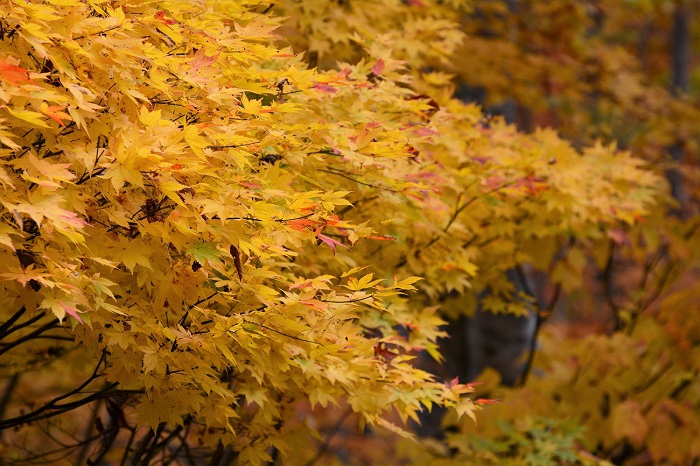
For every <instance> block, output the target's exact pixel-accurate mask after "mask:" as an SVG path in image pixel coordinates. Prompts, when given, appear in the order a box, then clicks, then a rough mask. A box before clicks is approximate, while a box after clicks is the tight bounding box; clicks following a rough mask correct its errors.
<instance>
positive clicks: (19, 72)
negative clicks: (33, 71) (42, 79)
mask: <svg viewBox="0 0 700 466" xmlns="http://www.w3.org/2000/svg"><path fill="white" fill-rule="evenodd" d="M0 76H2V79H4V80H5V81H7V82H9V83H10V84H12V85H13V86H17V85H18V84H19V83H33V82H34V81H32V80H31V79H30V78H29V71H27V70H25V69H24V68H22V67H21V66H17V65H13V64H12V63H7V62H6V61H5V60H2V59H0Z"/></svg>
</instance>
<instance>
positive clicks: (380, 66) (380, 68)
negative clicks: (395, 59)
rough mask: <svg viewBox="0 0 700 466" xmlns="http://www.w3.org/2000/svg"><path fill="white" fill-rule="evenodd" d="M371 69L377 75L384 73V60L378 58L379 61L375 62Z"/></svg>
mask: <svg viewBox="0 0 700 466" xmlns="http://www.w3.org/2000/svg"><path fill="white" fill-rule="evenodd" d="M370 71H371V72H372V73H374V74H375V75H377V76H379V75H380V74H382V71H384V60H382V59H381V58H380V59H378V60H377V63H375V64H374V66H373V67H372V68H370Z"/></svg>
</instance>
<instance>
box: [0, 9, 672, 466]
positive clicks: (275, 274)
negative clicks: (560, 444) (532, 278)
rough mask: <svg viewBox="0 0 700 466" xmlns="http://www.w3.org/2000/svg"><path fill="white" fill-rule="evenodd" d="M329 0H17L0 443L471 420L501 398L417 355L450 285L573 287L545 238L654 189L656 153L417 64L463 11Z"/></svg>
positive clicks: (5, 160) (48, 457)
mask: <svg viewBox="0 0 700 466" xmlns="http://www.w3.org/2000/svg"><path fill="white" fill-rule="evenodd" d="M331 3H335V2H328V3H326V2H306V1H304V2H299V3H298V5H297V4H294V8H297V7H298V8H299V9H298V10H295V11H292V10H289V9H288V10H284V8H291V7H290V6H289V5H285V4H282V5H278V6H276V8H279V9H280V12H279V13H277V10H276V9H273V10H272V11H270V9H269V8H268V7H267V6H265V5H261V4H259V3H257V2H247V1H231V2H219V1H217V2H208V1H195V2H192V1H176V0H168V1H140V2H127V1H112V2H106V1H98V0H95V1H87V2H83V1H78V0H47V1H46V2H43V3H39V2H22V1H5V2H3V3H2V5H3V13H2V17H1V18H0V26H1V27H0V35H1V36H2V43H1V44H0V86H1V90H0V100H2V108H1V109H0V111H2V112H3V116H2V121H0V125H1V127H0V143H2V147H1V148H0V151H1V153H0V155H2V159H1V162H0V183H2V185H3V191H2V194H1V195H0V201H1V202H2V206H3V221H2V223H0V244H1V245H2V246H1V248H2V249H1V250H0V254H2V258H3V260H2V262H1V263H0V264H1V265H0V276H1V277H2V278H3V281H2V283H1V284H0V287H1V289H2V300H3V306H2V308H1V309H0V313H1V315H2V318H1V319H0V322H1V323H0V345H1V346H0V358H2V360H1V362H2V368H1V369H0V370H1V371H2V376H3V377H4V378H5V379H6V383H5V388H4V395H3V400H2V402H1V403H0V407H2V409H0V414H2V419H1V420H0V429H3V430H2V434H3V443H2V447H0V448H1V450H0V455H2V457H3V458H7V459H8V461H10V462H12V461H14V462H17V463H20V462H52V461H59V460H61V459H64V458H69V459H70V460H71V461H74V462H77V463H84V462H90V464H96V463H99V462H100V461H104V462H110V463H114V464H117V463H121V464H126V463H128V464H149V463H150V462H154V461H161V462H163V463H169V462H173V461H178V462H179V461H194V460H195V459H196V458H198V457H206V458H208V460H209V461H210V463H211V464H229V463H230V462H233V461H235V462H237V463H239V464H259V463H262V462H289V463H291V464H296V463H302V464H303V463H305V462H307V461H312V462H313V461H316V460H317V459H318V454H317V451H315V450H313V449H309V448H308V445H309V442H310V440H313V439H315V440H316V441H318V444H319V447H318V448H319V451H321V452H323V449H324V448H325V447H324V446H325V445H326V443H324V442H325V441H324V440H322V439H321V438H320V437H319V433H318V429H317V427H316V426H315V425H314V420H313V417H312V416H311V415H310V414H309V413H310V411H309V409H314V408H315V409H322V408H326V407H328V406H330V405H340V406H343V407H347V409H348V410H349V411H348V412H352V413H354V415H355V416H356V422H358V423H359V424H360V425H366V424H369V425H372V426H378V427H383V428H385V429H387V430H388V431H391V432H394V433H398V434H400V435H403V436H410V433H409V432H408V431H407V430H406V429H405V428H404V427H403V423H405V422H406V421H407V420H409V419H413V420H417V419H418V412H419V411H421V410H423V409H431V408H432V407H434V406H445V407H449V408H452V409H453V412H454V415H455V416H459V417H461V416H464V415H466V416H464V417H466V418H472V419H473V418H474V417H475V411H477V410H478V409H479V407H480V406H481V405H484V404H487V403H489V400H486V399H473V398H471V397H469V396H466V395H467V394H469V393H471V392H473V390H474V388H473V387H472V386H471V385H469V384H463V383H460V381H458V380H448V381H443V380H438V379H437V378H436V377H435V376H433V375H431V374H429V373H428V372H426V371H424V370H422V369H420V368H418V367H416V365H415V358H416V355H417V354H418V353H421V352H423V351H425V352H427V353H428V354H430V355H431V356H432V357H433V358H435V359H437V360H439V359H440V355H439V352H438V344H437V339H438V338H439V337H441V336H443V335H444V332H442V331H441V330H440V326H441V325H442V324H443V322H444V321H443V318H442V317H441V315H440V314H438V306H437V304H438V301H439V299H440V297H441V296H444V295H446V294H448V293H458V294H460V295H463V296H474V295H475V294H476V293H478V292H479V291H481V290H484V289H486V288H489V289H490V290H492V291H493V294H492V298H491V299H490V300H489V301H488V306H487V308H488V309H489V310H492V311H498V312H504V311H505V312H514V313H524V312H528V311H527V307H526V306H524V305H523V304H522V303H519V304H518V303H512V302H511V299H509V298H510V294H511V291H512V285H511V284H510V283H509V282H508V281H507V280H506V279H505V278H504V272H505V271H506V270H508V269H511V268H513V267H518V266H522V265H524V264H534V265H535V266H536V267H538V268H541V269H543V270H547V269H550V268H557V270H560V272H558V273H560V274H564V275H565V274H567V272H568V273H569V274H573V273H575V272H576V271H577V269H576V267H579V268H580V267H582V266H583V265H582V261H585V257H584V256H583V255H582V254H576V253H574V252H570V253H569V254H568V255H567V256H566V259H565V260H562V259H561V258H560V257H559V254H558V247H557V246H563V245H565V244H568V243H569V241H570V238H571V237H575V239H576V241H577V244H583V245H588V244H592V243H595V242H596V241H598V242H600V241H607V240H608V239H609V238H610V237H611V235H612V236H613V237H614V235H615V232H616V231H617V230H616V229H620V228H632V227H633V225H635V224H636V222H637V221H638V220H640V219H641V218H642V217H644V216H646V215H650V213H651V212H652V210H651V209H652V208H653V207H654V206H655V205H656V204H657V203H658V202H659V199H662V196H663V193H662V189H661V186H662V184H663V183H662V181H661V177H659V176H658V175H656V174H654V173H653V172H652V171H650V170H648V169H647V167H646V166H645V162H643V161H642V160H640V159H637V158H634V157H632V156H631V155H630V154H628V153H626V152H621V151H618V150H617V149H616V148H615V146H614V145H605V144H594V145H591V147H589V148H586V149H584V150H583V151H582V152H579V151H577V150H576V149H574V148H573V147H572V146H571V145H570V144H568V143H567V142H566V141H564V140H562V139H561V138H560V137H559V136H557V134H556V133H555V132H554V131H551V130H539V131H536V132H534V133H532V134H524V133H520V132H518V131H517V130H516V129H515V127H513V126H509V125H507V124H505V123H504V122H503V121H502V120H501V119H498V118H490V117H488V116H485V115H484V114H483V113H482V111H481V110H480V109H479V108H478V107H477V106H476V105H469V104H464V103H463V102H460V101H458V100H456V99H454V98H453V97H452V93H453V89H452V87H453V86H452V84H451V81H450V79H449V77H448V76H447V75H446V74H445V73H444V72H442V71H429V72H426V71H425V67H427V66H430V65H433V66H437V65H438V64H439V63H443V64H444V63H446V62H447V60H446V59H447V58H448V57H449V56H450V54H451V53H452V52H453V51H455V50H456V49H457V46H458V45H459V43H460V40H461V38H463V34H462V32H461V31H460V29H459V27H458V24H457V23H456V22H455V21H454V20H455V19H457V18H458V17H459V16H458V15H459V12H463V11H467V6H461V5H460V4H459V3H458V2H457V3H450V2H446V4H445V5H443V6H437V4H436V5H435V8H434V9H432V8H426V7H425V5H424V4H423V3H422V2H407V3H406V4H403V3H401V4H399V3H394V2H386V3H384V2H380V3H376V2H375V3H374V5H375V6H374V7H372V8H370V6H371V4H372V2H357V3H355V2H353V3H352V4H351V5H342V4H341V5H340V9H337V8H338V7H337V5H336V6H334V5H331ZM418 3H420V5H419V4H418ZM431 5H432V4H431ZM319 9H321V10H319ZM350 10H352V11H350ZM333 12H336V13H333ZM337 12H340V13H339V14H338V13H337ZM350 13H353V14H356V15H359V19H358V18H356V17H355V16H353V14H350ZM364 15H370V16H366V17H365V16H364ZM371 15H375V16H376V17H377V18H379V16H380V15H381V16H382V17H383V18H387V17H392V20H393V21H397V20H400V21H403V23H404V27H406V28H408V29H406V30H410V31H414V32H415V34H414V33H411V34H406V35H400V34H399V33H398V32H397V30H394V29H392V27H391V25H392V24H396V23H391V22H387V23H383V22H381V21H373V20H372V18H373V16H371ZM392 15H393V16H392ZM283 17H284V18H283ZM285 18H286V19H285ZM328 18H331V20H329V21H326V19H328ZM336 20H337V21H340V22H346V23H345V24H346V25H345V26H341V25H338V24H334V23H332V21H336ZM318 21H321V22H322V23H325V26H323V27H322V28H319V29H318V31H319V33H318V34H312V35H306V36H305V37H307V38H309V40H310V42H308V43H303V42H301V41H300V39H299V37H300V35H299V34H298V31H299V30H302V31H303V30H304V29H303V28H304V27H307V26H308V27H310V28H312V29H313V28H315V27H316V26H315V25H316V24H317V22H318ZM295 22H296V23H295ZM358 24H359V25H362V26H363V27H361V28H359V27H358ZM350 27H352V28H355V29H356V30H354V31H352V32H351V31H350V30H349V28H350ZM380 27H381V28H380ZM331 29H332V30H333V31H334V34H329V31H330V30H331ZM380 32H383V34H379V33H380ZM401 37H404V39H405V41H403V40H401ZM329 42H333V43H334V44H336V46H337V47H340V49H342V50H344V52H343V55H342V58H343V59H344V60H346V61H345V62H340V63H334V64H331V63H329V62H328V61H327V60H325V61H324V60H323V57H324V53H325V51H326V50H331V49H326V48H324V47H325V45H322V44H327V43H329ZM287 44H291V45H287ZM320 44H321V45H320ZM293 47H297V50H296V51H295V50H294V49H293ZM304 51H306V52H308V54H307V55H304V54H303V53H300V52H304ZM311 58H312V59H313V60H312V61H313V62H314V63H312V65H319V68H315V67H313V66H309V64H307V63H306V62H305V59H311ZM553 246H554V247H553ZM571 249H572V251H573V250H575V248H571ZM582 257H584V258H583V259H582ZM419 277H422V280H421V279H419ZM417 290H418V291H419V292H417V293H412V292H414V291H417ZM466 307H468V306H466ZM464 309H465V306H464V305H463V303H460V304H459V305H455V306H453V307H450V305H449V304H447V305H444V306H442V309H441V311H440V312H442V313H443V314H442V316H443V317H444V316H450V315H451V314H455V313H460V312H463V311H464ZM462 382H464V381H462ZM300 410H305V411H303V412H300ZM310 416H311V417H310ZM469 422H471V421H469ZM566 438H568V437H566ZM300 452H301V453H300Z"/></svg>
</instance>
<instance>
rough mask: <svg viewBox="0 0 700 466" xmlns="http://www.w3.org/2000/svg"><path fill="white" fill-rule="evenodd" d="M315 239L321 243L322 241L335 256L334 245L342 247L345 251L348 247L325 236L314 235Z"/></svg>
mask: <svg viewBox="0 0 700 466" xmlns="http://www.w3.org/2000/svg"><path fill="white" fill-rule="evenodd" d="M316 238H318V239H320V240H321V241H323V242H324V243H326V244H327V245H328V246H329V247H330V248H331V249H332V250H333V254H335V247H336V245H338V246H342V247H344V248H345V249H348V247H347V246H345V245H344V244H343V243H341V242H340V241H336V240H334V239H333V238H329V237H328V236H326V235H322V234H321V233H316Z"/></svg>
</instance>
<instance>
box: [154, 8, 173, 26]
mask: <svg viewBox="0 0 700 466" xmlns="http://www.w3.org/2000/svg"><path fill="white" fill-rule="evenodd" d="M154 18H155V19H157V20H159V21H161V22H162V23H163V24H167V25H170V24H177V21H175V20H174V19H165V10H160V11H157V12H156V14H155V15H154Z"/></svg>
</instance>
